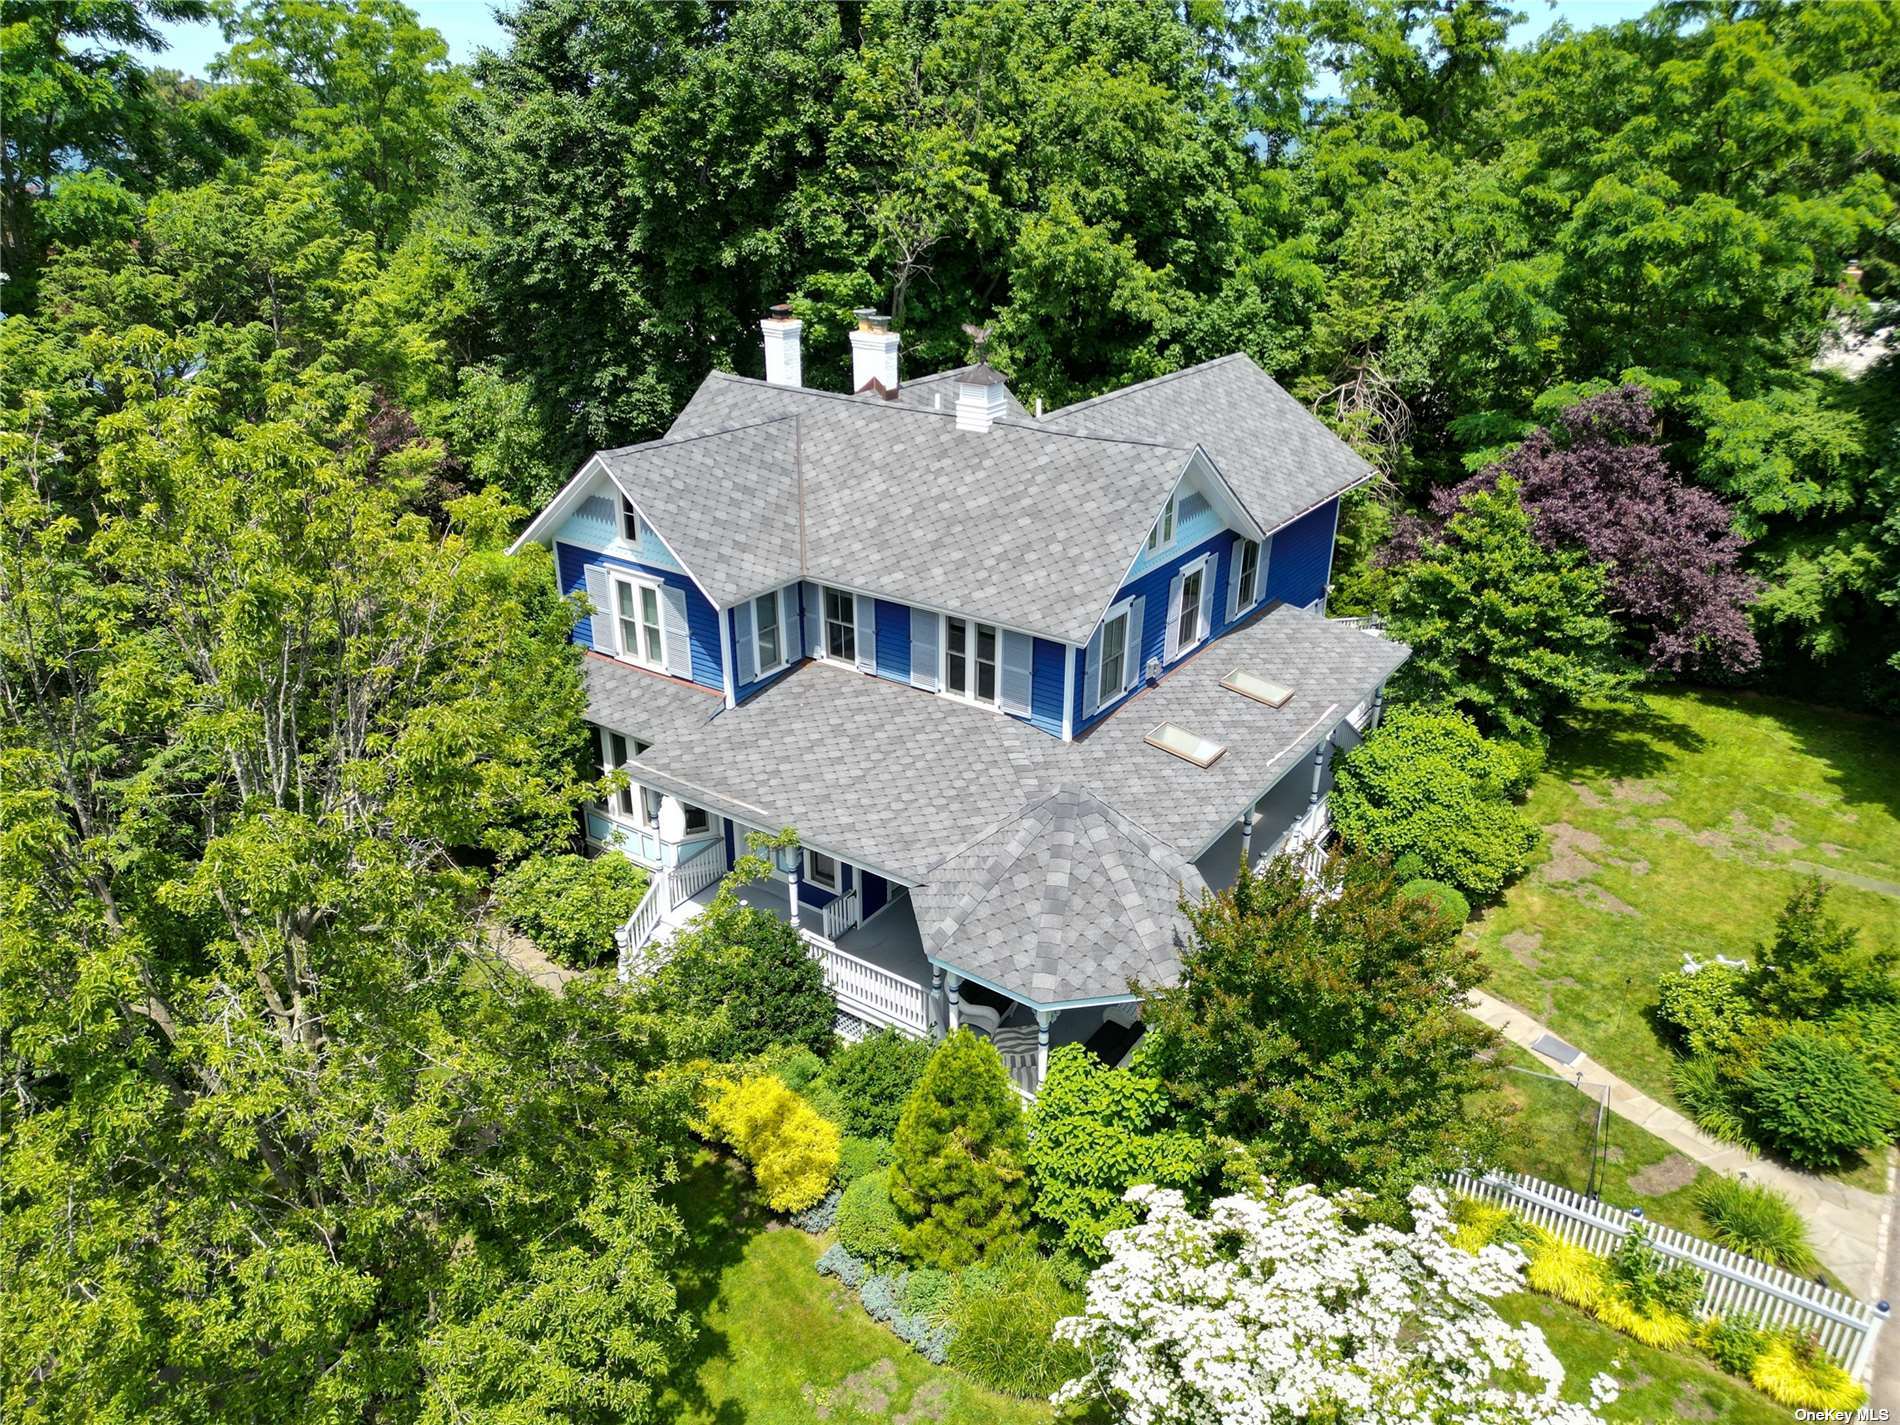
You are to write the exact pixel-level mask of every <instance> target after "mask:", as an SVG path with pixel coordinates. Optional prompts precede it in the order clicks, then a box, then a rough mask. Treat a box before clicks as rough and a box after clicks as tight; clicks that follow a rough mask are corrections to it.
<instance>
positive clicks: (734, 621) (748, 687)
mask: <svg viewBox="0 0 1900 1425" xmlns="http://www.w3.org/2000/svg"><path fill="white" fill-rule="evenodd" d="M783 607H784V606H783V603H782V602H781V604H780V608H781V611H782V610H783ZM753 617H754V618H757V617H758V613H757V610H754V612H753ZM726 636H727V637H728V638H730V639H731V640H732V648H733V654H732V679H733V681H734V682H735V683H738V684H739V691H738V692H737V693H735V694H734V695H733V696H734V697H735V698H736V699H737V700H738V701H739V702H744V701H745V700H746V699H747V698H750V697H752V696H753V695H754V694H755V693H762V692H764V691H765V690H766V689H767V688H769V687H771V686H772V684H774V683H776V682H777V681H778V680H779V679H780V678H783V677H784V676H785V675H786V674H787V673H789V672H791V671H792V669H794V668H796V667H797V666H798V664H797V663H789V664H787V665H786V666H785V667H783V668H780V669H779V670H778V671H777V672H775V673H767V674H766V675H765V676H764V677H763V678H754V679H753V680H752V681H751V682H750V683H746V682H740V680H739V652H738V649H739V611H738V610H737V609H727V610H726ZM779 637H780V638H787V637H788V633H787V630H785V629H783V628H781V629H780V630H779ZM788 644H789V639H788Z"/></svg>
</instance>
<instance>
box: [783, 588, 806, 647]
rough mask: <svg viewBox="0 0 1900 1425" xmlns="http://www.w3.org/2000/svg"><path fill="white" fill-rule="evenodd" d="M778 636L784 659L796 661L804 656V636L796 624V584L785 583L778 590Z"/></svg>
mask: <svg viewBox="0 0 1900 1425" xmlns="http://www.w3.org/2000/svg"><path fill="white" fill-rule="evenodd" d="M778 636H779V641H780V642H781V643H783V644H784V645H785V661H786V662H787V663H796V662H797V661H798V660H799V659H801V658H803V657H804V656H805V637H804V633H803V631H802V630H801V629H800V628H799V626H798V585H796V584H787V585H786V586H785V587H784V588H782V589H780V590H779V591H778Z"/></svg>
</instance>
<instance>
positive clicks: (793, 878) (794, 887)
mask: <svg viewBox="0 0 1900 1425" xmlns="http://www.w3.org/2000/svg"><path fill="white" fill-rule="evenodd" d="M800 859H801V860H802V859H803V858H802V857H801V858H800ZM785 903H786V905H787V906H789V907H790V909H791V918H792V929H793V930H796V929H798V866H797V864H796V863H794V864H793V866H792V869H791V870H789V871H787V872H786V873H785Z"/></svg>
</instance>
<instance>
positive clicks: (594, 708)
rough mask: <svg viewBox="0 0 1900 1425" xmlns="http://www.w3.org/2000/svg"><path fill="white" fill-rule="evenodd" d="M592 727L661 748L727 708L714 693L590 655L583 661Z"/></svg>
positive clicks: (599, 655) (597, 654) (681, 681)
mask: <svg viewBox="0 0 1900 1425" xmlns="http://www.w3.org/2000/svg"><path fill="white" fill-rule="evenodd" d="M581 679H582V682H583V683H584V684H585V686H586V688H587V717H588V721H590V722H593V723H597V724H599V725H600V726H601V727H605V728H609V729H611V730H613V731H614V732H623V733H626V734H627V735H628V736H630V737H637V738H639V739H640V740H641V741H642V742H663V741H665V740H667V739H668V738H671V737H675V736H677V735H679V734H680V733H683V732H685V731H686V730H687V729H689V728H694V727H698V726H699V725H700V724H701V723H703V722H705V721H706V719H707V718H709V717H711V716H712V715H713V714H714V713H716V712H718V711H719V710H720V709H721V708H723V707H724V706H725V699H724V698H722V697H720V695H719V694H718V693H716V692H714V691H713V690H712V689H710V688H702V687H700V686H699V685H698V684H697V683H689V682H687V681H686V680H685V679H683V678H669V677H667V676H666V674H664V673H650V672H648V671H647V670H646V669H644V668H635V667H634V666H632V665H631V664H629V663H622V662H621V661H620V660H619V659H618V658H608V657H606V656H605V655H603V654H599V653H588V654H585V655H583V657H582V660H581Z"/></svg>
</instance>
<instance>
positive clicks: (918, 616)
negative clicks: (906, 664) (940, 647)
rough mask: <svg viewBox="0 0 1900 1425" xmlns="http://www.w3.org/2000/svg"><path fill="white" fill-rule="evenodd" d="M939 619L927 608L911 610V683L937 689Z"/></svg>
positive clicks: (929, 689) (930, 690)
mask: <svg viewBox="0 0 1900 1425" xmlns="http://www.w3.org/2000/svg"><path fill="white" fill-rule="evenodd" d="M938 627H939V621H938V618H937V616H936V615H935V614H933V613H931V612H929V611H928V610H926V609H920V608H915V607H913V608H912V609H911V611H910V685H911V687H913V688H923V689H926V690H927V691H929V692H932V693H934V692H936V691H937V629H938Z"/></svg>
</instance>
